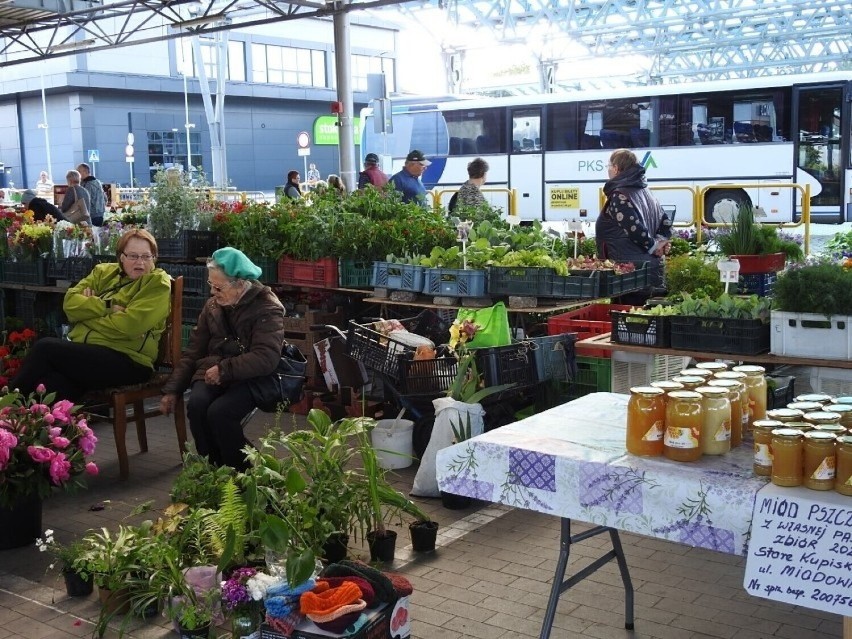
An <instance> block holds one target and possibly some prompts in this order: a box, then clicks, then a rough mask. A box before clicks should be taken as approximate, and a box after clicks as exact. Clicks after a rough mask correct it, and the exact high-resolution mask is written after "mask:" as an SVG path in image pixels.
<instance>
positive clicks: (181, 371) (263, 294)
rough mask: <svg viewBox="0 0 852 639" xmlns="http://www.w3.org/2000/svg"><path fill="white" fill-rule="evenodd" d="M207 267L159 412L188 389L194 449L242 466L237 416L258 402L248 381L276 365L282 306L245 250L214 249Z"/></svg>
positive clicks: (216, 461)
mask: <svg viewBox="0 0 852 639" xmlns="http://www.w3.org/2000/svg"><path fill="white" fill-rule="evenodd" d="M207 269H208V284H209V285H210V295H211V299H210V300H208V301H207V303H206V304H205V305H204V308H203V309H202V310H201V314H200V315H199V317H198V324H197V325H196V327H195V330H194V331H192V336H191V338H190V342H189V348H187V349H186V350H185V351H184V353H183V357H182V358H181V361H180V363H179V364H178V365H177V366H176V367H175V370H174V372H173V373H172V376H171V377H170V378H169V380H168V381H167V382H166V385H165V386H164V387H163V398H162V400H160V410H161V411H162V412H163V413H164V414H166V415H169V414H171V412H172V411H173V410H174V407H175V402H176V400H177V395H178V393H183V392H184V391H185V390H186V389H187V388H189V389H190V396H189V403H188V404H187V409H186V412H187V415H188V416H189V427H190V430H191V431H192V437H193V439H194V440H195V447H196V449H197V450H198V452H199V453H200V454H201V455H205V456H207V457H208V458H209V459H210V461H211V462H213V463H214V464H216V465H219V466H232V467H233V468H236V469H237V470H245V469H246V468H247V467H248V465H247V462H246V458H245V454H244V453H243V452H242V449H243V448H244V447H245V446H248V445H250V444H249V442H248V440H247V439H246V438H245V435H244V434H243V429H242V420H243V418H244V417H245V416H246V415H248V414H249V413H250V412H251V411H252V410H253V409H254V408H255V401H254V399H252V395H251V391H250V390H249V387H248V384H247V383H246V382H247V381H248V380H250V379H251V378H253V377H261V376H265V375H271V374H272V373H273V372H274V371H275V368H276V366H277V365H278V360H279V359H280V358H281V349H282V347H283V345H284V307H283V306H282V305H281V302H280V301H279V300H278V298H277V297H276V296H275V293H273V292H272V290H271V289H270V288H269V287H268V286H264V285H263V284H261V283H260V282H259V281H258V279H257V278H259V277H260V274H261V272H262V271H261V269H260V267H259V266H256V265H255V264H254V263H253V262H252V261H251V260H250V259H249V258H248V257H246V256H245V254H244V253H243V252H242V251H239V250H237V249H235V248H230V247H226V248H221V249H219V250H218V251H216V252H215V253H213V256H212V258H211V259H210V260H208V261H207Z"/></svg>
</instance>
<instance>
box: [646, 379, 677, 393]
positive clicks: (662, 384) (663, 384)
mask: <svg viewBox="0 0 852 639" xmlns="http://www.w3.org/2000/svg"><path fill="white" fill-rule="evenodd" d="M649 386H653V387H654V388H662V389H663V390H664V391H665V392H667V393H668V392H669V391H673V390H683V384H678V383H677V382H673V381H671V380H670V379H664V380H662V381H659V382H651V383H650V384H649Z"/></svg>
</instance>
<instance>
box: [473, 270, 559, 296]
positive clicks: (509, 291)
mask: <svg viewBox="0 0 852 639" xmlns="http://www.w3.org/2000/svg"><path fill="white" fill-rule="evenodd" d="M555 276H556V273H555V272H554V270H553V269H552V268H540V267H533V266H492V267H490V268H489V269H488V292H489V293H490V294H491V295H535V296H541V297H550V295H551V291H552V286H553V284H552V283H553V278H554V277H555Z"/></svg>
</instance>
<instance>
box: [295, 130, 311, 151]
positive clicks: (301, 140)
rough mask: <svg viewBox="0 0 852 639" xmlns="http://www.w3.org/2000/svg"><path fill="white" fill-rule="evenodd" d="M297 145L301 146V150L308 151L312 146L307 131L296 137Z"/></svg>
mask: <svg viewBox="0 0 852 639" xmlns="http://www.w3.org/2000/svg"><path fill="white" fill-rule="evenodd" d="M296 144H298V145H299V148H300V149H307V148H308V147H310V146H311V136H310V135H309V134H308V132H307V131H302V132H301V133H299V135H297V136H296Z"/></svg>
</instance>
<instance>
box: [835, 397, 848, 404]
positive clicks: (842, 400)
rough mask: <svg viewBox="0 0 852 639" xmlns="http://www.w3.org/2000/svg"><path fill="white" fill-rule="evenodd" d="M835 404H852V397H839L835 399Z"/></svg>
mask: <svg viewBox="0 0 852 639" xmlns="http://www.w3.org/2000/svg"><path fill="white" fill-rule="evenodd" d="M834 403H835V404H852V397H849V396H846V397H838V398H837V399H835V400H834Z"/></svg>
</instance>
